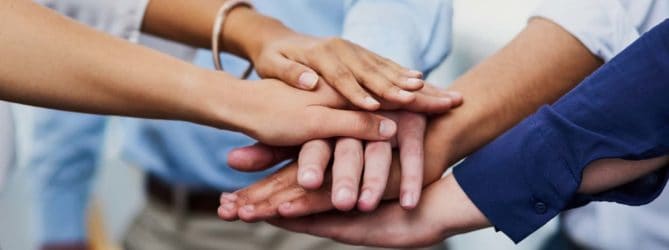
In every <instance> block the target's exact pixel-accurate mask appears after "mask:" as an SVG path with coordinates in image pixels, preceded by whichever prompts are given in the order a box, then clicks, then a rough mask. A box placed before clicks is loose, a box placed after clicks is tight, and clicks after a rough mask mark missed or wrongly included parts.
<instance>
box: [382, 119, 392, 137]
mask: <svg viewBox="0 0 669 250" xmlns="http://www.w3.org/2000/svg"><path fill="white" fill-rule="evenodd" d="M395 129H396V125H395V122H393V121H391V120H383V121H381V125H380V126H379V133H380V134H381V136H383V137H386V138H389V137H391V136H393V135H394V134H395Z"/></svg>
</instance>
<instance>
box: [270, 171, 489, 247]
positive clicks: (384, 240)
mask: <svg viewBox="0 0 669 250" xmlns="http://www.w3.org/2000/svg"><path fill="white" fill-rule="evenodd" d="M270 223H272V224H274V225H276V226H279V227H282V228H284V229H287V230H290V231H294V232H300V233H308V234H312V235H316V236H321V237H327V238H332V239H334V240H337V241H340V242H343V243H348V244H354V245H366V246H377V247H392V248H411V247H426V246H430V245H434V244H436V243H438V242H440V241H443V240H444V239H446V238H447V237H450V236H453V235H455V234H460V233H464V232H469V231H473V230H477V229H481V228H484V227H487V226H490V223H489V222H488V220H487V219H486V218H485V216H484V215H483V214H482V213H481V212H480V211H479V210H478V208H476V206H475V205H474V204H473V203H472V201H471V200H469V198H468V197H467V195H466V194H465V193H464V191H463V190H462V189H461V188H460V186H459V185H458V183H457V182H456V180H455V179H454V178H453V175H449V176H447V177H445V178H444V179H441V180H439V181H437V182H435V183H433V184H431V185H430V186H429V187H428V188H426V189H425V195H424V197H423V199H421V201H420V203H419V204H418V206H417V207H416V208H415V209H413V210H405V209H402V207H401V206H400V205H399V204H398V203H397V202H391V203H387V204H383V205H382V206H381V207H380V208H379V209H377V210H376V211H374V212H372V213H353V212H346V213H342V212H335V213H325V214H316V215H311V216H308V217H303V218H292V219H272V220H270Z"/></svg>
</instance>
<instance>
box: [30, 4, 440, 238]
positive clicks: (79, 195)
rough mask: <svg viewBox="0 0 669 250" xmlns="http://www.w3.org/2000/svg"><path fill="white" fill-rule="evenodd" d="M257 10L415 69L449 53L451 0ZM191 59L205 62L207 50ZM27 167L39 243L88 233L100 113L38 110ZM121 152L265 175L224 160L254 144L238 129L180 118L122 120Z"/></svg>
mask: <svg viewBox="0 0 669 250" xmlns="http://www.w3.org/2000/svg"><path fill="white" fill-rule="evenodd" d="M254 3H255V5H256V7H257V9H258V10H259V11H260V12H262V13H265V14H268V15H270V16H273V17H276V18H278V19H280V20H281V21H283V22H284V23H285V24H286V25H287V26H289V27H291V28H293V29H295V30H296V31H298V32H302V33H306V34H311V35H316V36H341V37H343V38H345V39H348V40H351V41H353V42H355V43H358V44H360V45H362V46H363V47H366V48H368V49H370V50H372V51H374V52H377V53H379V54H380V55H382V56H384V57H387V58H390V59H392V60H395V61H396V62H398V63H400V64H402V65H404V66H406V67H410V68H413V69H418V70H422V71H424V72H426V73H427V72H429V71H430V70H432V69H433V68H435V67H436V66H437V65H438V64H439V63H441V62H442V61H443V59H444V58H445V57H446V55H447V54H448V51H449V49H450V34H451V15H452V9H451V1H450V0H421V1H413V0H393V1H389V0H357V1H356V0H342V1H330V0H327V1H326V0H323V1H306V0H282V1H274V0H256V1H254ZM223 62H224V68H225V69H226V70H228V71H229V72H231V73H236V74H239V73H240V72H241V71H242V70H243V68H245V67H246V62H245V61H243V60H239V59H236V58H233V57H231V56H226V57H224V60H223ZM195 63H196V64H198V65H200V66H202V67H207V68H212V63H211V53H210V52H208V51H200V52H199V53H198V56H197V59H196V62H195ZM36 120H37V121H36V127H35V139H36V142H35V151H34V153H33V158H32V160H31V164H30V165H31V167H33V168H35V170H36V172H37V177H36V178H37V187H36V191H37V193H38V194H37V195H38V199H39V205H40V209H39V211H40V215H41V220H40V221H41V222H42V223H41V231H42V235H41V239H42V241H43V242H71V241H80V240H82V239H84V238H85V230H84V229H85V226H84V225H85V223H84V217H85V216H84V215H85V210H86V205H87V203H88V197H89V194H90V191H91V183H92V180H93V177H94V175H95V172H96V166H97V163H98V162H99V160H100V156H101V150H102V148H103V144H104V140H103V138H104V133H105V127H106V124H107V119H106V118H105V117H101V116H94V115H83V114H76V113H67V112H59V111H39V112H38V114H37V119H36ZM122 124H123V126H122V127H123V135H122V136H123V139H124V146H123V149H122V158H123V159H124V160H125V161H127V162H129V163H131V164H132V165H135V166H137V167H140V168H142V169H144V170H146V171H147V172H150V173H151V174H154V175H157V176H159V177H160V178H162V179H164V180H165V181H167V182H170V183H181V184H187V185H189V186H190V187H192V188H199V187H201V188H214V189H217V190H221V191H233V190H236V189H239V188H242V187H244V186H247V185H249V184H251V183H253V182H255V181H257V180H259V179H261V178H263V177H264V176H266V175H267V174H268V172H271V171H272V170H269V171H266V172H261V173H252V174H249V173H241V172H238V171H235V170H233V169H231V168H229V167H228V166H227V165H226V162H227V154H228V152H229V151H230V149H232V148H235V147H240V146H245V145H249V144H252V143H253V142H254V141H253V140H252V139H250V138H248V137H246V136H244V135H242V134H239V133H233V132H228V131H221V130H218V129H213V128H208V127H203V126H199V125H194V124H190V123H186V122H176V121H157V120H139V119H123V121H122Z"/></svg>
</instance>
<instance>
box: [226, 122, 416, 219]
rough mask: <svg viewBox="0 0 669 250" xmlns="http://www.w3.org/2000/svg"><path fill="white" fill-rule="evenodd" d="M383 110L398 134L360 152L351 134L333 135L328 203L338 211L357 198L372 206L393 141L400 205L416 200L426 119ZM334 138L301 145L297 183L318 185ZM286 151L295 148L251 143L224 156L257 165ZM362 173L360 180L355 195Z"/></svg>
mask: <svg viewBox="0 0 669 250" xmlns="http://www.w3.org/2000/svg"><path fill="white" fill-rule="evenodd" d="M382 114H383V115H384V116H385V117H388V118H391V119H393V120H394V121H395V122H396V123H397V124H398V133H397V136H395V137H393V138H392V139H391V140H390V141H373V142H365V143H364V144H365V148H364V154H363V142H362V141H359V140H356V139H353V138H339V139H337V140H336V145H335V150H334V164H333V167H332V176H333V177H332V179H333V188H332V193H333V194H334V195H333V196H332V203H333V204H334V206H335V207H336V208H337V209H339V210H343V211H347V210H350V209H352V208H353V207H354V206H355V205H356V203H357V202H356V201H359V203H358V209H360V210H362V211H371V210H374V209H375V208H376V206H377V205H378V203H379V202H380V200H381V198H382V195H383V193H384V191H385V190H386V183H387V182H388V177H389V173H390V165H391V161H392V147H396V146H398V145H399V152H400V161H401V165H402V168H401V171H402V177H401V178H402V181H401V186H402V187H401V190H402V191H401V197H402V205H403V207H405V208H407V209H410V208H413V207H414V206H415V205H416V204H417V202H418V200H419V199H420V193H421V190H422V184H423V182H422V179H423V167H424V166H423V156H424V154H423V138H424V134H425V127H426V118H425V117H424V116H422V115H419V114H415V113H410V112H403V111H402V112H384V113H382ZM333 142H334V141H328V140H314V141H310V142H307V143H306V144H304V145H303V146H302V149H301V151H300V153H299V157H298V165H299V170H298V178H297V181H298V183H299V184H300V185H301V186H302V187H305V188H306V189H310V190H314V189H318V188H320V187H321V186H322V184H323V181H324V180H323V179H324V175H325V172H326V169H327V167H328V165H329V162H330V157H331V154H332V151H333V150H332V146H333V145H332V143H333ZM290 151H294V150H293V149H290V148H287V149H273V148H270V147H267V146H264V145H254V146H251V147H246V148H241V149H237V150H233V151H232V152H231V153H230V154H229V156H228V164H229V165H230V166H232V167H236V168H237V169H239V170H242V171H257V170H262V169H265V168H268V167H271V166H272V165H274V164H276V163H277V162H279V161H283V160H285V158H288V157H289V155H290V154H289V153H288V152H290ZM277 156H278V157H277ZM249 160H251V161H249ZM363 163H364V165H363ZM363 170H364V173H363ZM361 176H362V179H363V181H362V182H363V185H362V188H361V189H360V190H362V192H361V195H360V198H359V200H358V194H359V187H360V182H361Z"/></svg>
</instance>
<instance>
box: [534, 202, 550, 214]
mask: <svg viewBox="0 0 669 250" xmlns="http://www.w3.org/2000/svg"><path fill="white" fill-rule="evenodd" d="M546 210H548V208H547V207H546V203H543V202H541V201H540V202H537V203H534V211H535V212H537V213H538V214H545V213H546Z"/></svg>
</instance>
